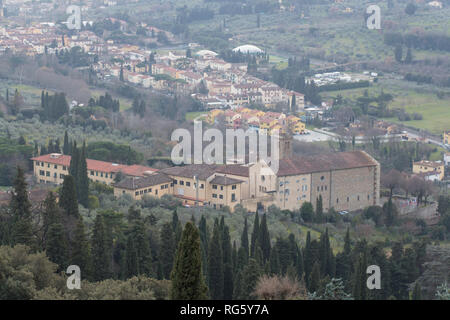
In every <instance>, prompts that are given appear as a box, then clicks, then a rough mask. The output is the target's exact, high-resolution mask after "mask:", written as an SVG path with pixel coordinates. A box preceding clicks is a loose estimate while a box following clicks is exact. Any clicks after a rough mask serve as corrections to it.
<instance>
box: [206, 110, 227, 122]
mask: <svg viewBox="0 0 450 320" xmlns="http://www.w3.org/2000/svg"><path fill="white" fill-rule="evenodd" d="M223 113H224V111H223V110H220V109H214V110H211V111H210V112H208V117H207V119H206V121H207V122H208V123H210V124H214V122H215V121H216V118H217V117H218V116H220V115H222V114H223Z"/></svg>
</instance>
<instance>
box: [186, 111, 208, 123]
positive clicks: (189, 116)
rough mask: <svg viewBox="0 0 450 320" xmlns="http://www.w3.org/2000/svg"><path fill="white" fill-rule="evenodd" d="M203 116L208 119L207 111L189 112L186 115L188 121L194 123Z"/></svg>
mask: <svg viewBox="0 0 450 320" xmlns="http://www.w3.org/2000/svg"><path fill="white" fill-rule="evenodd" d="M201 115H203V116H204V117H206V115H207V112H205V111H196V112H188V113H186V121H193V120H194V119H195V118H197V117H198V116H201Z"/></svg>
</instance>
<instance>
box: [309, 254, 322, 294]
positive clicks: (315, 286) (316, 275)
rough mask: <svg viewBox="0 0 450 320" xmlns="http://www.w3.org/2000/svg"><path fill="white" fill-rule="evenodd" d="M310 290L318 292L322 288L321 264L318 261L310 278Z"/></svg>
mask: <svg viewBox="0 0 450 320" xmlns="http://www.w3.org/2000/svg"><path fill="white" fill-rule="evenodd" d="M308 282H309V288H308V289H309V292H312V293H313V292H317V291H318V290H319V289H320V265H319V263H318V262H317V261H316V262H315V263H314V265H313V267H312V271H311V275H310V279H309V281H308Z"/></svg>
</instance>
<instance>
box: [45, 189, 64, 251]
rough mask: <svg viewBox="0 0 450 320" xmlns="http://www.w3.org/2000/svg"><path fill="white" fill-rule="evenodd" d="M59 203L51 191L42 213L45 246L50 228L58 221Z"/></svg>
mask: <svg viewBox="0 0 450 320" xmlns="http://www.w3.org/2000/svg"><path fill="white" fill-rule="evenodd" d="M59 214H60V213H59V212H58V205H57V203H56V197H55V195H54V194H53V192H49V193H48V194H47V197H46V198H45V200H44V211H43V213H42V233H43V243H44V247H45V242H46V237H47V233H48V229H49V228H50V226H51V225H52V224H53V223H56V222H58V215H59Z"/></svg>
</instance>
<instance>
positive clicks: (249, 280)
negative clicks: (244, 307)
mask: <svg viewBox="0 0 450 320" xmlns="http://www.w3.org/2000/svg"><path fill="white" fill-rule="evenodd" d="M261 273H262V272H261V268H260V266H259V264H258V262H257V261H256V260H255V259H249V261H248V264H247V266H246V267H245V268H244V270H243V271H242V279H241V282H242V283H241V296H240V297H238V299H242V300H250V299H255V298H256V297H255V295H254V291H255V287H256V283H257V282H258V279H259V277H260V276H261Z"/></svg>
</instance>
